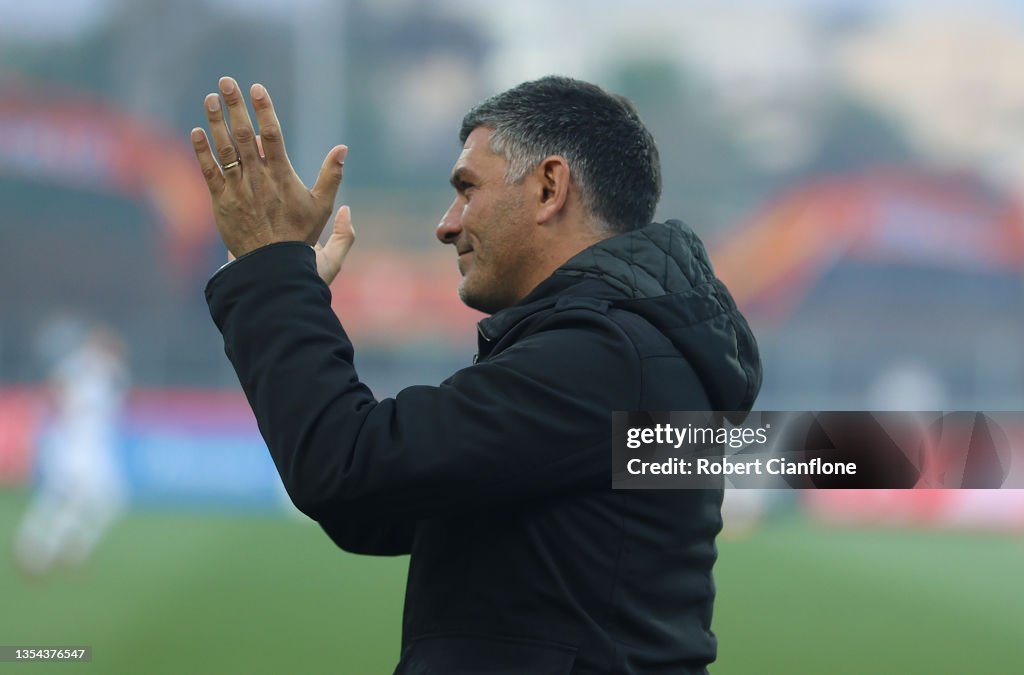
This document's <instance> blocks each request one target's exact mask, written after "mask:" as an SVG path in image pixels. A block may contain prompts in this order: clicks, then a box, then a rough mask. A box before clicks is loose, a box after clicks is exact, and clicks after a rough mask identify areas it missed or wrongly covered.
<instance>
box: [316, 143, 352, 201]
mask: <svg viewBox="0 0 1024 675" xmlns="http://www.w3.org/2000/svg"><path fill="white" fill-rule="evenodd" d="M347 155H348V147H347V146H344V145H336V146H335V147H333V148H331V151H330V152H328V153H327V157H325V158H324V163H323V165H321V166H320V173H319V174H318V175H317V177H316V183H314V184H313V189H312V190H310V192H311V193H312V194H313V197H314V198H315V199H317V200H319V201H321V202H327V203H328V204H333V203H334V196H335V195H336V194H338V186H339V185H341V179H342V178H343V177H344V175H345V157H346V156H347Z"/></svg>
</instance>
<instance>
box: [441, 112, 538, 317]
mask: <svg viewBox="0 0 1024 675" xmlns="http://www.w3.org/2000/svg"><path fill="white" fill-rule="evenodd" d="M491 133H492V130H491V129H488V128H485V127H478V128H476V129H474V130H473V132H472V133H471V134H470V135H469V137H468V138H467V139H466V144H465V145H464V146H463V150H462V153H461V154H460V155H459V158H458V160H457V161H456V162H455V166H454V167H453V169H452V177H451V182H452V187H454V188H455V191H456V195H455V201H453V202H452V205H451V206H449V207H448V210H447V211H446V212H445V214H444V217H443V218H442V219H441V222H440V224H439V225H438V226H437V238H438V239H439V240H440V241H441V243H444V244H452V245H453V246H455V249H456V251H457V253H458V256H459V272H461V273H462V283H461V284H460V285H459V297H460V298H462V301H463V302H464V303H466V304H467V305H469V306H470V307H472V308H473V309H478V310H480V311H481V312H485V313H487V314H493V313H494V312H497V311H499V310H501V309H504V308H506V307H510V306H511V305H514V304H515V303H516V302H518V301H519V300H521V299H522V298H523V296H525V295H526V293H528V292H529V291H530V290H531V289H530V288H524V286H525V280H526V278H527V277H528V276H529V272H530V270H531V267H530V265H531V258H532V253H533V249H532V248H531V246H532V245H533V244H534V242H533V239H534V237H533V234H534V233H533V228H532V227H531V222H530V218H529V215H530V214H529V210H528V209H527V203H528V200H527V194H526V188H525V183H526V181H524V185H509V184H507V183H506V182H505V169H506V166H507V162H506V161H505V158H504V157H502V156H501V155H498V154H495V153H494V152H492V151H491V148H490V138H491Z"/></svg>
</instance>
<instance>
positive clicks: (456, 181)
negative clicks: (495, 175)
mask: <svg viewBox="0 0 1024 675" xmlns="http://www.w3.org/2000/svg"><path fill="white" fill-rule="evenodd" d="M475 178H476V176H474V175H473V172H472V171H470V170H469V169H467V168H466V167H464V166H460V167H459V168H458V169H456V170H455V171H452V175H451V177H450V178H449V179H448V182H449V183H451V184H452V187H453V188H455V189H456V190H459V189H460V187H461V185H462V184H463V183H467V182H472V181H473V180H474V179H475Z"/></svg>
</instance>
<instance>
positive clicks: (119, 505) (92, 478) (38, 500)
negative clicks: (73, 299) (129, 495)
mask: <svg viewBox="0 0 1024 675" xmlns="http://www.w3.org/2000/svg"><path fill="white" fill-rule="evenodd" d="M79 331H80V334H79ZM42 342H43V343H44V346H45V347H46V348H47V349H46V351H48V352H49V351H50V350H51V349H53V353H52V354H47V356H48V357H52V358H53V359H54V363H53V366H52V369H51V372H50V378H49V382H48V383H47V387H46V388H45V393H46V403H47V408H48V410H47V412H48V414H47V422H48V424H47V429H46V431H45V433H44V435H43V438H42V442H41V444H40V452H39V488H38V491H37V492H36V494H35V496H34V498H33V500H32V504H31V506H30V507H29V509H28V512H27V513H26V514H25V517H24V519H23V520H22V522H21V525H20V527H19V528H18V533H17V535H16V538H15V546H14V552H15V558H16V560H17V562H18V565H19V569H20V570H21V571H22V572H23V573H24V574H25V575H27V576H29V577H41V576H43V575H45V574H47V573H49V572H51V571H52V570H53V569H54V568H55V567H57V566H59V565H64V566H68V567H81V566H82V565H84V564H85V563H86V562H88V560H89V559H90V558H91V556H92V554H93V552H94V550H95V548H96V546H97V545H98V544H99V542H100V540H101V539H102V537H103V535H104V534H105V533H106V532H107V531H108V530H109V529H110V528H111V527H112V526H113V524H114V523H115V522H116V521H117V519H118V517H119V516H120V515H121V511H122V509H123V507H124V496H125V494H124V493H125V489H124V485H123V478H122V476H121V471H120V467H119V466H118V465H119V462H118V454H119V453H118V448H117V446H118V443H119V442H120V438H119V435H120V434H119V432H120V430H119V426H120V422H121V419H120V418H121V414H122V409H123V407H124V399H125V396H126V394H127V389H128V385H129V374H128V369H127V365H126V363H125V356H124V345H123V343H122V341H121V339H120V337H118V335H117V334H116V333H115V332H114V331H113V330H112V329H111V328H109V327H107V326H106V325H104V324H102V323H96V324H94V325H91V326H81V327H77V322H76V321H74V320H73V319H69V318H62V319H59V320H57V321H55V322H54V323H52V324H50V325H49V326H47V328H46V330H45V331H44V334H43V336H42Z"/></svg>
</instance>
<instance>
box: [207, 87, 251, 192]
mask: <svg viewBox="0 0 1024 675" xmlns="http://www.w3.org/2000/svg"><path fill="white" fill-rule="evenodd" d="M204 103H205V105H206V119H207V120H208V121H209V123H210V138H211V140H212V141H213V147H214V150H215V152H216V157H217V161H218V162H220V165H221V166H226V165H230V164H231V163H232V162H234V161H235V160H236V159H238V151H237V150H236V149H235V144H234V143H232V142H231V134H230V133H229V132H228V125H227V123H226V122H225V121H224V110H223V108H221V105H220V96H218V95H217V94H207V95H206V100H205V101H204ZM241 175H242V171H241V169H240V168H239V167H238V166H236V167H234V168H232V169H228V170H227V171H226V172H225V173H224V178H225V179H231V178H239V177H241Z"/></svg>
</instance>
